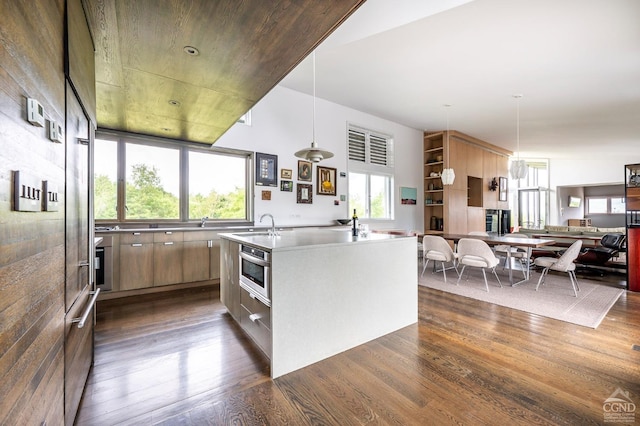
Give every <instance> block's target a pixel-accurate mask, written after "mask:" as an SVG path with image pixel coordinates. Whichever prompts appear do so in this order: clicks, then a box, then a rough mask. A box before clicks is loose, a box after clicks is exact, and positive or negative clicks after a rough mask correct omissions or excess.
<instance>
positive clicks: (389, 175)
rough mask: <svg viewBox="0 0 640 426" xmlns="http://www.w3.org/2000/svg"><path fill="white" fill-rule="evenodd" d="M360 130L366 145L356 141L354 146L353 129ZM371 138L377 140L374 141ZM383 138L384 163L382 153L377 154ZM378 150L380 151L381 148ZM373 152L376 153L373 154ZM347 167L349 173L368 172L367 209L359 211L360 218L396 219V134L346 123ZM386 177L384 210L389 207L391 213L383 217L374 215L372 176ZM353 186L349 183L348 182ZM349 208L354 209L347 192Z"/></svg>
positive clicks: (366, 186)
mask: <svg viewBox="0 0 640 426" xmlns="http://www.w3.org/2000/svg"><path fill="white" fill-rule="evenodd" d="M352 131H353V132H358V133H362V134H363V135H364V142H363V148H361V147H358V146H356V145H359V144H358V143H357V142H354V144H353V146H352V139H351V133H352ZM371 138H373V139H374V142H371ZM381 140H384V141H385V146H384V148H385V149H386V156H385V161H384V163H385V164H381V158H382V157H381V156H380V155H376V153H375V151H376V150H378V149H379V148H380V146H381V145H380V142H381ZM378 152H379V151H378ZM372 153H373V154H372ZM347 165H348V166H347V169H348V173H349V176H351V173H357V174H361V175H365V196H364V198H365V199H364V202H365V211H364V212H358V217H359V218H360V219H367V220H370V221H380V222H382V221H393V220H395V208H394V207H395V203H394V192H395V185H394V182H395V167H394V140H393V136H391V135H389V134H386V133H384V132H378V131H374V130H370V129H367V128H365V127H362V126H358V125H355V124H352V123H347ZM374 176H375V177H383V178H384V179H385V185H386V186H387V191H386V192H387V194H388V196H387V198H386V199H385V200H384V203H385V206H386V207H385V210H387V211H388V216H387V217H383V218H377V217H371V211H372V207H371V200H372V194H371V179H372V177H374ZM349 187H350V186H349ZM347 197H348V198H347V199H348V203H349V204H348V205H349V210H348V211H349V212H352V211H353V208H354V207H353V206H352V204H351V194H350V193H349V194H348V195H347Z"/></svg>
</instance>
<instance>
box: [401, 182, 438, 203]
mask: <svg viewBox="0 0 640 426" xmlns="http://www.w3.org/2000/svg"><path fill="white" fill-rule="evenodd" d="M429 185H430V186H431V187H432V188H433V184H432V183H430V184H429ZM400 204H414V205H415V204H418V189H417V188H407V187H404V186H402V187H400Z"/></svg>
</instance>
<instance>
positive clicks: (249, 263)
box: [239, 245, 271, 306]
mask: <svg viewBox="0 0 640 426" xmlns="http://www.w3.org/2000/svg"><path fill="white" fill-rule="evenodd" d="M239 254H240V268H239V269H240V287H242V288H244V289H245V290H246V291H248V292H249V294H250V295H251V296H253V297H255V298H256V299H258V300H260V301H261V302H262V303H264V304H265V305H267V306H271V288H270V286H271V283H270V281H271V253H269V252H268V251H265V250H260V249H257V248H255V247H251V246H247V245H241V246H240V253H239Z"/></svg>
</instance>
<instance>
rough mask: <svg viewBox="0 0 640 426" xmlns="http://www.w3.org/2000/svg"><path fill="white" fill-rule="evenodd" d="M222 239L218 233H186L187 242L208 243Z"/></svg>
mask: <svg viewBox="0 0 640 426" xmlns="http://www.w3.org/2000/svg"><path fill="white" fill-rule="evenodd" d="M216 239H220V237H219V236H218V233H217V232H216V231H185V232H184V240H185V241H206V240H216Z"/></svg>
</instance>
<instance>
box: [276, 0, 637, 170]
mask: <svg viewBox="0 0 640 426" xmlns="http://www.w3.org/2000/svg"><path fill="white" fill-rule="evenodd" d="M312 75H313V71H312V67H311V59H310V57H308V58H307V59H305V60H304V61H303V62H302V63H301V64H300V65H299V66H298V67H297V68H296V69H295V70H293V71H292V72H291V73H290V74H289V75H288V76H287V77H285V79H284V80H282V81H281V83H280V84H281V85H282V86H285V87H288V88H291V89H294V90H298V91H302V92H306V93H309V94H311V93H312V87H313V85H312ZM316 93H317V96H318V97H319V98H323V99H327V100H329V101H332V102H335V103H338V104H341V105H345V106H348V107H351V108H354V109H356V110H360V111H364V112H367V113H370V114H373V115H375V116H379V117H382V118H385V119H388V120H392V121H395V122H398V123H402V124H404V125H407V126H410V127H413V128H416V129H421V130H441V129H445V128H446V121H447V110H448V116H449V123H450V128H451V129H455V130H459V131H461V132H464V133H467V134H469V135H472V136H474V137H477V138H480V139H483V140H486V141H488V142H491V143H493V144H495V145H498V146H501V147H504V148H506V149H510V150H513V151H516V108H517V102H518V101H517V100H516V99H515V98H514V97H513V95H514V94H522V95H523V97H522V99H521V100H520V101H519V102H520V148H521V153H522V154H521V155H523V156H527V157H545V158H565V157H569V156H571V157H578V158H583V157H591V158H593V157H594V155H595V156H596V157H606V156H616V157H620V156H625V157H629V154H635V156H636V158H635V159H632V158H630V160H634V161H637V159H638V158H637V157H638V156H640V1H638V0H562V1H558V0H475V1H468V0H433V1H425V0H368V1H367V2H366V3H365V4H364V5H363V6H361V7H360V9H358V10H357V11H356V12H355V13H354V14H353V15H352V16H351V17H350V18H349V19H348V20H347V21H346V22H345V23H344V24H343V25H342V26H341V27H340V28H338V29H337V30H336V31H335V32H334V33H333V34H332V35H331V36H330V37H329V38H328V39H327V40H325V42H324V43H323V44H322V45H321V46H320V47H319V48H318V49H317V50H316ZM444 104H451V105H452V107H451V108H448V109H447V108H445V107H444V106H443V105H444Z"/></svg>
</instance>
